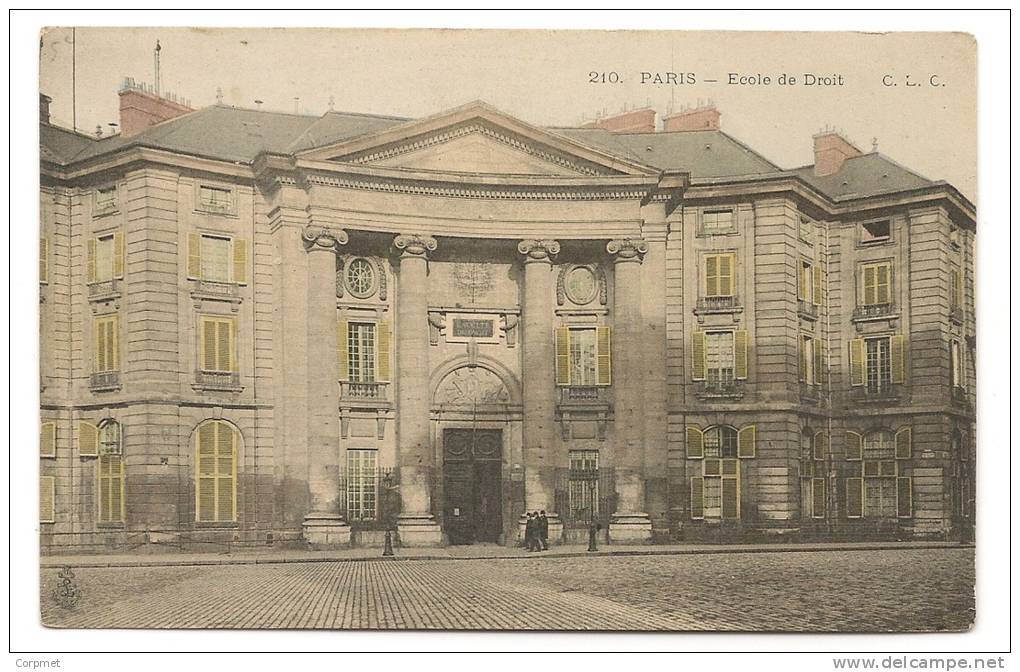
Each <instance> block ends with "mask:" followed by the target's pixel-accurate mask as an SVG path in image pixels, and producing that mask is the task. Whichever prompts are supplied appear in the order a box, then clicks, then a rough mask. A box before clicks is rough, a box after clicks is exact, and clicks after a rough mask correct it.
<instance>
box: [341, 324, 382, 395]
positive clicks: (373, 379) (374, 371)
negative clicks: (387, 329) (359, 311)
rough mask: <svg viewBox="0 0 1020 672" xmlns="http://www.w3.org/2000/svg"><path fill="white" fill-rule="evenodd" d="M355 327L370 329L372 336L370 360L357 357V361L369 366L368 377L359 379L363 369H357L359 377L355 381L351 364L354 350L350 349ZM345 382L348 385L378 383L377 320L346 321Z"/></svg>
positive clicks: (355, 330)
mask: <svg viewBox="0 0 1020 672" xmlns="http://www.w3.org/2000/svg"><path fill="white" fill-rule="evenodd" d="M356 327H371V334H372V343H371V345H372V357H371V358H365V357H361V356H360V355H358V357H359V361H366V362H369V363H370V364H371V367H370V368H371V370H370V371H369V373H370V376H369V377H368V378H362V377H361V372H363V370H364V367H361V368H360V369H358V371H359V377H358V378H357V379H355V376H354V372H355V368H354V366H353V363H354V357H355V352H354V348H353V347H352V345H353V340H354V338H355V333H356V332H357V331H358V330H357V329H356ZM347 382H349V383H377V382H379V322H378V321H377V320H371V319H357V318H355V319H348V320H347Z"/></svg>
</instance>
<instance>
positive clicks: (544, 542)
mask: <svg viewBox="0 0 1020 672" xmlns="http://www.w3.org/2000/svg"><path fill="white" fill-rule="evenodd" d="M524 547H525V548H527V549H528V550H529V551H548V550H549V519H548V518H546V516H545V511H529V512H528V518H527V522H525V524H524Z"/></svg>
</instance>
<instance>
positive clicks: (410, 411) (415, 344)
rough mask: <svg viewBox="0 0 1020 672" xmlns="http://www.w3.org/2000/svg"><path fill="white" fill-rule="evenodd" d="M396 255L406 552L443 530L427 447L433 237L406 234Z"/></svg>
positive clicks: (434, 540)
mask: <svg viewBox="0 0 1020 672" xmlns="http://www.w3.org/2000/svg"><path fill="white" fill-rule="evenodd" d="M393 246H394V247H396V248H397V250H398V251H399V252H400V271H399V277H398V278H397V371H398V376H397V378H396V387H397V395H396V398H397V449H398V452H399V455H400V457H399V460H400V517H399V518H398V520H397V531H398V533H399V535H400V543H401V544H402V545H404V546H437V545H439V544H441V543H442V530H440V528H439V525H438V524H437V523H436V520H435V517H434V516H433V514H432V491H433V490H432V483H433V482H434V479H435V477H436V474H435V459H434V454H433V450H432V445H431V443H430V441H429V364H428V361H429V323H428V305H429V302H428V253H429V252H432V251H433V250H435V249H436V239H435V238H433V237H432V236H426V235H419V234H407V235H399V236H397V237H396V238H395V239H394V240H393Z"/></svg>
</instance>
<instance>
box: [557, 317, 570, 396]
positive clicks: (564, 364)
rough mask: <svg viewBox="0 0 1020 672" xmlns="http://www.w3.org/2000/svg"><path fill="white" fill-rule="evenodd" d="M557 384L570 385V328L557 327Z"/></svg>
mask: <svg viewBox="0 0 1020 672" xmlns="http://www.w3.org/2000/svg"><path fill="white" fill-rule="evenodd" d="M556 384H557V385H570V329H568V328H567V327H557V328H556Z"/></svg>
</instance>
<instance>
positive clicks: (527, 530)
mask: <svg viewBox="0 0 1020 672" xmlns="http://www.w3.org/2000/svg"><path fill="white" fill-rule="evenodd" d="M536 522H537V521H536V520H535V514H533V513H532V512H531V511H528V517H527V520H526V521H525V523H524V548H526V549H528V551H533V550H535V523H536Z"/></svg>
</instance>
